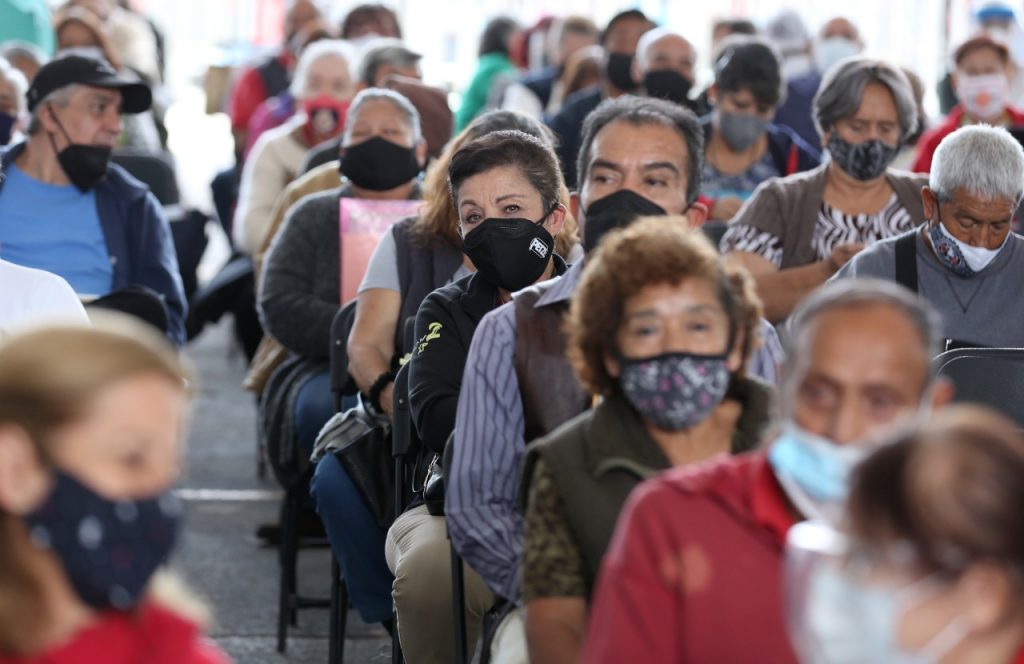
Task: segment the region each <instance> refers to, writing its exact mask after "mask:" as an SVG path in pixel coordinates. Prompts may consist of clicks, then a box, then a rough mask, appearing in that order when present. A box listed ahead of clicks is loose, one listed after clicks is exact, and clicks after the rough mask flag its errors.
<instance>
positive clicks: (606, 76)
mask: <svg viewBox="0 0 1024 664" xmlns="http://www.w3.org/2000/svg"><path fill="white" fill-rule="evenodd" d="M653 27H654V23H652V22H651V20H650V19H648V18H647V16H645V15H644V13H643V12H641V11H640V10H639V9H630V10H627V11H624V12H620V13H618V14H616V15H615V16H613V17H612V19H611V20H610V21H608V25H607V26H606V27H605V29H604V30H603V31H602V32H601V38H600V40H599V41H600V44H601V47H602V48H603V49H604V50H605V61H604V70H603V71H602V72H601V84H600V85H597V86H594V87H591V88H587V89H585V90H580V91H579V92H576V93H575V94H572V95H569V97H567V98H566V100H565V103H564V104H563V105H562V109H561V110H560V111H559V112H558V113H557V114H556V115H555V116H554V117H553V118H552V119H551V122H550V125H551V129H552V130H553V131H554V132H555V134H556V135H557V136H558V149H557V152H558V159H559V161H561V162H562V173H564V174H565V183H566V184H567V185H568V186H569V188H570V189H572V188H573V187H575V186H576V157H577V156H578V155H579V153H580V138H581V134H582V130H583V121H584V120H585V119H586V117H587V115H588V114H589V113H590V112H591V111H593V110H594V109H595V108H597V106H598V104H600V103H601V101H602V100H604V99H614V98H615V97H619V96H621V95H624V94H628V93H631V92H634V91H635V90H636V88H637V85H638V84H639V82H638V81H636V80H635V79H634V78H633V58H634V56H635V55H636V48H637V44H638V43H639V41H640V37H641V36H642V35H643V34H644V33H645V32H647V31H648V30H650V29H652V28H653Z"/></svg>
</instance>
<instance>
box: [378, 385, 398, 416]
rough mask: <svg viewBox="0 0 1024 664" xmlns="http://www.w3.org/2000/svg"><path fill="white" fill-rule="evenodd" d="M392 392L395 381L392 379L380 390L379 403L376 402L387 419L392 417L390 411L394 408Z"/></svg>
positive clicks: (393, 392)
mask: <svg viewBox="0 0 1024 664" xmlns="http://www.w3.org/2000/svg"><path fill="white" fill-rule="evenodd" d="M394 394H395V383H394V381H392V382H390V383H388V385H387V387H385V388H384V389H383V390H381V391H380V403H378V404H377V405H378V406H380V409H381V411H382V412H383V413H384V414H385V415H387V416H388V419H389V420H390V419H392V418H391V413H392V411H394V409H395V402H394Z"/></svg>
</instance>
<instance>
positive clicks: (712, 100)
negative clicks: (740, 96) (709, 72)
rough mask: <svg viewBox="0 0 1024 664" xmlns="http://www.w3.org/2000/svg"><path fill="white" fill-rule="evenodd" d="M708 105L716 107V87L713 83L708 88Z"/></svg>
mask: <svg viewBox="0 0 1024 664" xmlns="http://www.w3.org/2000/svg"><path fill="white" fill-rule="evenodd" d="M708 104H710V105H711V106H718V85H717V84H715V83H712V84H711V87H709V88H708Z"/></svg>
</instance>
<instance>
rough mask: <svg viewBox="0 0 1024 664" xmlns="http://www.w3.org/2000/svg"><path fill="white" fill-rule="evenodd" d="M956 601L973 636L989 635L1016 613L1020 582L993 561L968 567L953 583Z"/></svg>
mask: <svg viewBox="0 0 1024 664" xmlns="http://www.w3.org/2000/svg"><path fill="white" fill-rule="evenodd" d="M956 590H957V591H958V592H957V602H958V605H959V606H960V607H961V611H962V615H963V616H965V617H966V618H967V621H968V622H969V623H970V625H971V633H972V634H984V633H987V632H988V633H991V632H992V631H994V630H996V629H998V628H999V627H1001V626H1003V625H1004V624H1005V623H1006V622H1007V621H1008V620H1009V619H1010V618H1011V617H1012V616H1013V614H1014V613H1016V611H1017V601H1018V600H1017V598H1018V595H1019V582H1018V580H1017V578H1016V576H1015V575H1014V574H1013V573H1012V572H1011V571H1010V570H1007V569H1006V568H1005V567H1004V566H1002V565H999V564H997V563H992V562H977V563H974V564H973V565H971V566H970V567H969V568H968V569H967V571H966V572H964V573H963V574H962V575H961V576H960V578H959V580H957V582H956Z"/></svg>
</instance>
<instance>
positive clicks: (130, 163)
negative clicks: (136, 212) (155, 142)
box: [111, 148, 181, 207]
mask: <svg viewBox="0 0 1024 664" xmlns="http://www.w3.org/2000/svg"><path fill="white" fill-rule="evenodd" d="M111 160H112V161H113V162H114V163H115V164H117V165H118V166H120V167H121V168H123V169H124V170H126V171H128V174H129V175H131V176H132V177H134V178H135V179H136V180H139V181H140V182H142V183H143V184H144V185H146V186H147V187H149V190H150V191H151V192H153V195H154V196H156V200H158V201H159V202H160V205H163V206H164V207H168V206H171V205H179V204H180V203H181V194H180V193H179V192H178V178H177V176H176V175H175V172H174V158H173V157H172V156H171V155H170V154H168V153H167V152H155V153H154V152H144V151H141V150H133V149H130V148H118V149H117V150H115V151H114V154H113V156H112V157H111Z"/></svg>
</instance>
